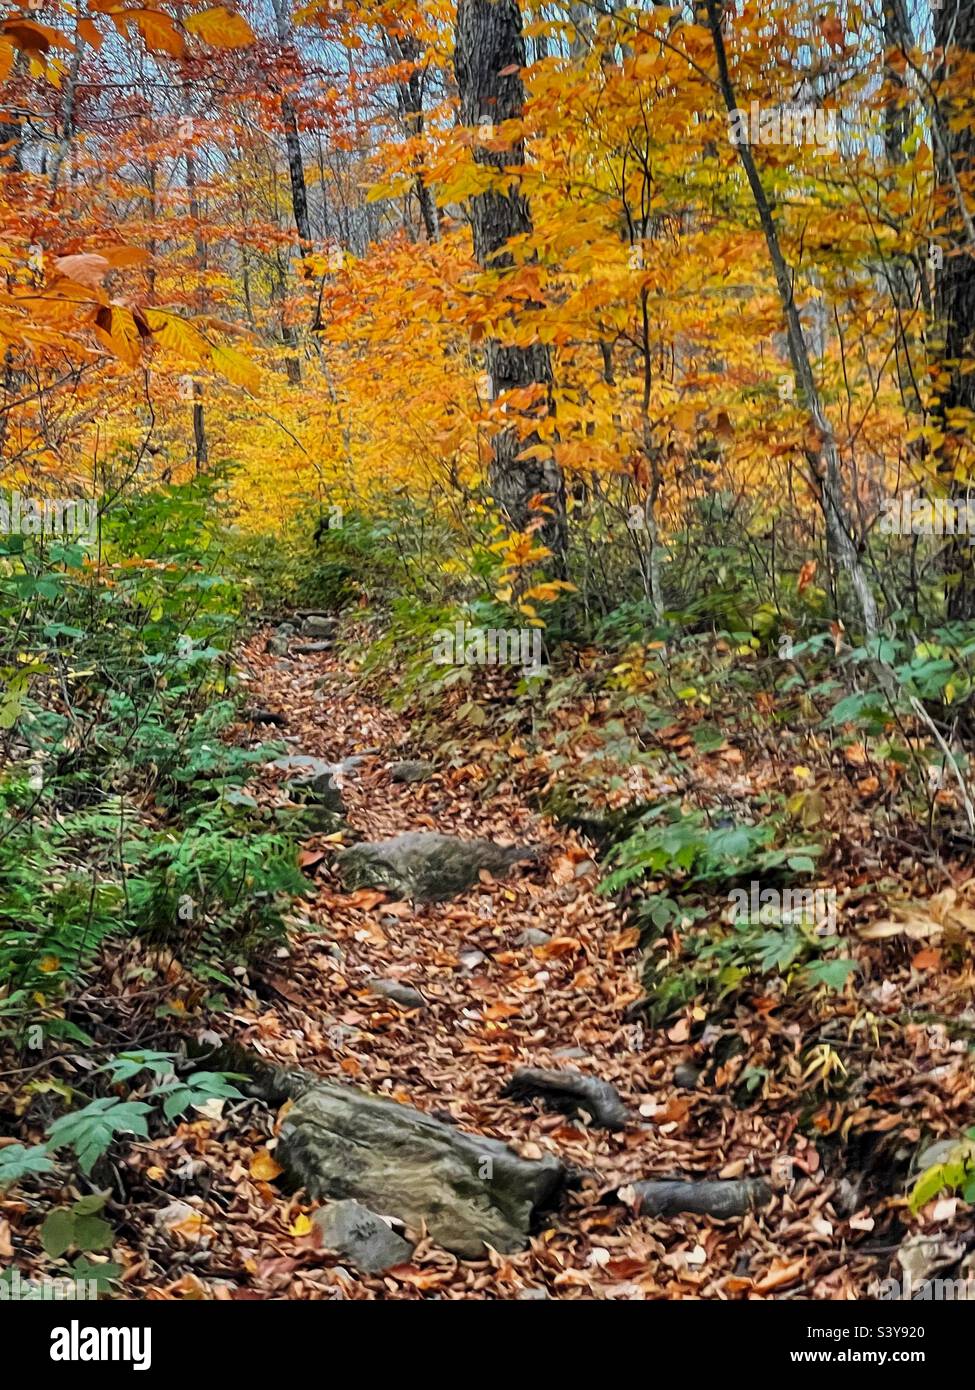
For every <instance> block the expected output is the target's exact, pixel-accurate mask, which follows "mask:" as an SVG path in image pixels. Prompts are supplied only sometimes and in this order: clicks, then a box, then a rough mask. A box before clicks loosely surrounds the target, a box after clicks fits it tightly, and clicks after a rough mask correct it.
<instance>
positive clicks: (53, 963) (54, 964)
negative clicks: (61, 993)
mask: <svg viewBox="0 0 975 1390" xmlns="http://www.w3.org/2000/svg"><path fill="white" fill-rule="evenodd" d="M37 968H38V970H43V971H44V974H45V975H52V974H53V973H54V971H55V970H60V969H61V962H60V961H59V960H58V958H57V956H44V957H42V959H41V960H40V961H39V963H38V966H37Z"/></svg>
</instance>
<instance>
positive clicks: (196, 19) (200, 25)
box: [184, 5, 254, 48]
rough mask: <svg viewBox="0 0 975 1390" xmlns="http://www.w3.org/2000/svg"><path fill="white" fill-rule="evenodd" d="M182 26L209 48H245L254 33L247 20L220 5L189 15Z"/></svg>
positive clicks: (252, 38) (252, 39)
mask: <svg viewBox="0 0 975 1390" xmlns="http://www.w3.org/2000/svg"><path fill="white" fill-rule="evenodd" d="M184 28H185V29H186V30H187V32H188V33H190V34H196V35H197V37H198V38H201V39H203V41H204V43H208V44H209V45H210V47H211V48H247V47H248V46H249V45H250V44H252V43H253V42H254V33H253V30H252V29H251V27H250V25H249V24H248V23H247V20H246V19H244V18H243V17H242V16H241V15H239V14H232V13H231V12H230V10H225V9H224V7H223V6H222V5H217V7H216V8H215V9H212V10H204V11H203V12H202V14H191V15H189V16H188V17H187V19H186V20H184Z"/></svg>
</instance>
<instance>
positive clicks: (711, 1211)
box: [616, 1178, 772, 1220]
mask: <svg viewBox="0 0 975 1390" xmlns="http://www.w3.org/2000/svg"><path fill="white" fill-rule="evenodd" d="M616 1195H617V1196H618V1197H619V1199H620V1201H624V1202H626V1203H627V1205H629V1206H632V1208H633V1211H634V1214H635V1215H637V1216H679V1215H680V1213H681V1212H688V1213H690V1214H691V1215H692V1216H715V1217H717V1218H718V1219H719V1220H727V1219H728V1218H729V1217H732V1216H744V1215H745V1214H746V1212H749V1211H756V1210H758V1208H760V1207H767V1206H768V1204H769V1202H770V1201H771V1200H772V1189H771V1187H770V1186H769V1185H768V1183H767V1182H766V1181H765V1179H764V1178H740V1179H738V1178H726V1179H723V1178H718V1179H715V1180H714V1181H703V1182H685V1181H681V1180H677V1179H674V1180H669V1179H648V1180H647V1181H646V1182H634V1183H630V1185H629V1186H628V1187H621V1188H620V1189H619V1191H618V1192H617V1194H616Z"/></svg>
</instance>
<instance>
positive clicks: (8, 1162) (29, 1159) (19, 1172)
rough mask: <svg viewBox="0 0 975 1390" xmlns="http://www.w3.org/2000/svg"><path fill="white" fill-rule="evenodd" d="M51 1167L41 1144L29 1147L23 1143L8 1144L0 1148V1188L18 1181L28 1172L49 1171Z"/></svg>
mask: <svg viewBox="0 0 975 1390" xmlns="http://www.w3.org/2000/svg"><path fill="white" fill-rule="evenodd" d="M53 1167H54V1164H53V1163H52V1162H51V1159H50V1157H49V1155H48V1153H47V1150H46V1148H45V1147H44V1146H43V1145H42V1144H34V1145H32V1146H31V1147H30V1148H27V1146H26V1145H24V1144H8V1145H7V1146H6V1147H5V1148H3V1149H0V1188H4V1187H9V1186H10V1185H11V1184H12V1183H15V1182H19V1181H20V1179H21V1178H25V1177H27V1175H28V1174H29V1173H49V1172H50V1171H51V1169H52V1168H53Z"/></svg>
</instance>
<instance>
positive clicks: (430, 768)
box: [389, 758, 436, 782]
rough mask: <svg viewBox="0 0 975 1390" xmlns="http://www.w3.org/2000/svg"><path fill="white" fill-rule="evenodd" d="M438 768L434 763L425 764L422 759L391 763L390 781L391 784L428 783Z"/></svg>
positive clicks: (408, 759)
mask: <svg viewBox="0 0 975 1390" xmlns="http://www.w3.org/2000/svg"><path fill="white" fill-rule="evenodd" d="M435 772H436V768H435V767H434V765H433V763H427V762H424V761H423V760H422V759H421V758H407V759H405V760H404V761H403V762H400V763H390V765H389V780H390V781H391V782H428V781H429V780H430V778H431V777H432V776H433V774H434V773H435Z"/></svg>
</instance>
